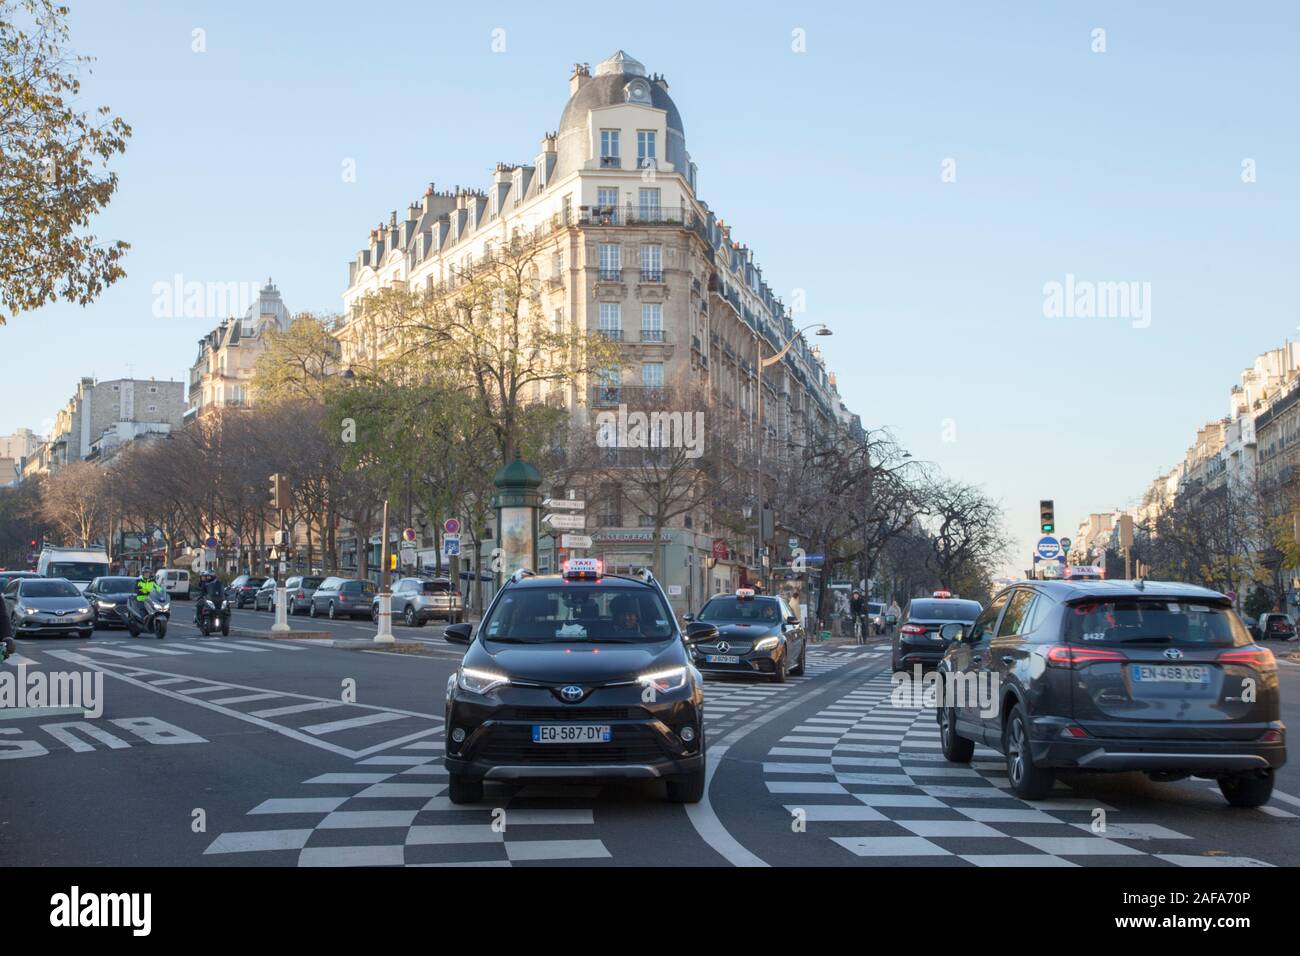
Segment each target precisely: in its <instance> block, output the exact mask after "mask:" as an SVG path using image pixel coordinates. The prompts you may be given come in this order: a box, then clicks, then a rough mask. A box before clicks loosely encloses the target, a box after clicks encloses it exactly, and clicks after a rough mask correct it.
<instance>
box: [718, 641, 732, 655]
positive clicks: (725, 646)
mask: <svg viewBox="0 0 1300 956" xmlns="http://www.w3.org/2000/svg"><path fill="white" fill-rule="evenodd" d="M718 650H720V651H721V652H722V653H724V654H725V653H727V651H729V650H731V645H730V644H728V643H727V642H726V641H718Z"/></svg>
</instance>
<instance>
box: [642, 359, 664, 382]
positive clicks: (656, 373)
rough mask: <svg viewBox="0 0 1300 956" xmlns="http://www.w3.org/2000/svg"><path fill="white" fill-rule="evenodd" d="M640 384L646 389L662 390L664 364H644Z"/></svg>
mask: <svg viewBox="0 0 1300 956" xmlns="http://www.w3.org/2000/svg"><path fill="white" fill-rule="evenodd" d="M641 384H642V385H644V386H645V387H646V388H662V387H663V384H664V363H663V362H646V363H645V364H644V365H642V366H641Z"/></svg>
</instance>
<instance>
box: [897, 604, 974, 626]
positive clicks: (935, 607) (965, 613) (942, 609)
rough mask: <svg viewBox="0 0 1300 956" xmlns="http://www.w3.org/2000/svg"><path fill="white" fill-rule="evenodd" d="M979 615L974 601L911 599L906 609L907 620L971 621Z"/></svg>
mask: <svg viewBox="0 0 1300 956" xmlns="http://www.w3.org/2000/svg"><path fill="white" fill-rule="evenodd" d="M979 616H980V606H979V604H978V603H976V602H975V601H913V602H912V606H911V607H910V608H908V610H907V619H908V620H909V621H973V620H975V618H977V617H979Z"/></svg>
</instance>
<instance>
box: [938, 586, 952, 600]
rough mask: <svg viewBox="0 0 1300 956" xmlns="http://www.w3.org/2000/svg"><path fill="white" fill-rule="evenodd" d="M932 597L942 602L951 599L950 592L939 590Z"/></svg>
mask: <svg viewBox="0 0 1300 956" xmlns="http://www.w3.org/2000/svg"><path fill="white" fill-rule="evenodd" d="M934 596H935V597H936V598H938V599H939V600H941V601H942V600H945V599H947V598H950V597H952V592H951V591H944V590H942V589H940V590H938V591H935V592H934Z"/></svg>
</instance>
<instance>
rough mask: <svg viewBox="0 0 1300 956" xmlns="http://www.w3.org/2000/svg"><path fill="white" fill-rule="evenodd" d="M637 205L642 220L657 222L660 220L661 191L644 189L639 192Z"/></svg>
mask: <svg viewBox="0 0 1300 956" xmlns="http://www.w3.org/2000/svg"><path fill="white" fill-rule="evenodd" d="M637 205H638V207H639V209H640V216H641V218H642V219H644V220H647V221H650V222H657V221H658V220H659V190H658V189H642V190H639V191H638V195H637Z"/></svg>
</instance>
